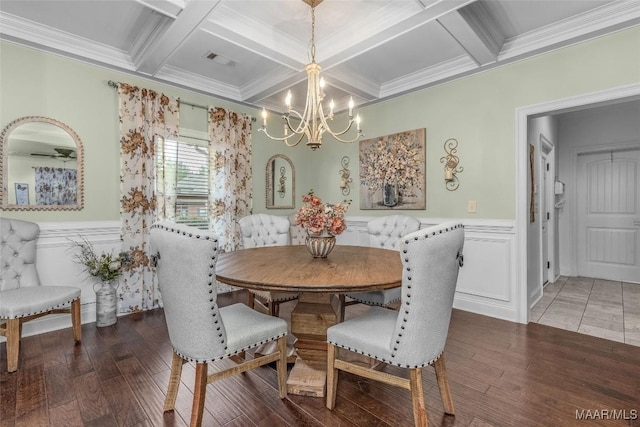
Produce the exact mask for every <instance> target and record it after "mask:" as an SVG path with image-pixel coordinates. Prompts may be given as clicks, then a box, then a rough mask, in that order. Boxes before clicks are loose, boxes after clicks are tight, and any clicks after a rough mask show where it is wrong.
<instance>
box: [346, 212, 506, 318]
mask: <svg viewBox="0 0 640 427" xmlns="http://www.w3.org/2000/svg"><path fill="white" fill-rule="evenodd" d="M371 219H373V217H349V218H347V230H346V231H345V232H344V233H343V234H341V235H339V236H338V237H337V243H338V244H344V245H359V246H368V245H369V235H368V233H367V222H368V221H369V220H371ZM419 219H420V222H421V223H422V228H425V227H429V226H432V225H436V224H439V223H442V222H445V221H451V219H444V218H419ZM460 222H462V223H463V224H464V226H465V243H464V267H463V268H461V269H460V274H459V276H458V286H457V289H456V296H455V299H454V301H453V306H454V307H455V308H459V309H461V310H465V311H472V312H474V313H479V314H484V315H487V316H491V317H497V318H500V319H505V320H510V321H513V322H517V321H518V320H517V307H516V304H517V300H516V297H515V296H516V277H515V268H514V266H515V228H514V225H515V222H514V221H503V220H460Z"/></svg>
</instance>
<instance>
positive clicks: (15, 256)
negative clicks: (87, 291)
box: [0, 218, 82, 372]
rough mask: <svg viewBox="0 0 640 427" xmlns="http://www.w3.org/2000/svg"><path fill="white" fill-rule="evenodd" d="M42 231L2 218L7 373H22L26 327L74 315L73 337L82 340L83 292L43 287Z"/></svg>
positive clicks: (1, 329)
mask: <svg viewBox="0 0 640 427" xmlns="http://www.w3.org/2000/svg"><path fill="white" fill-rule="evenodd" d="M39 235H40V227H39V226H38V224H36V223H34V222H28V221H21V220H17V219H8V218H0V259H1V261H2V272H1V273H0V335H2V336H4V337H6V339H7V370H8V371H9V372H15V371H16V370H17V369H18V359H19V355H20V336H21V335H22V324H23V323H25V322H28V321H30V320H33V319H36V318H39V317H42V316H46V315H49V314H56V313H70V314H71V324H72V326H73V337H74V338H75V341H76V342H80V341H81V340H82V324H81V319H80V288H76V287H71V286H43V285H41V284H40V277H39V276H38V270H37V269H36V252H37V249H36V245H37V241H38V236H39Z"/></svg>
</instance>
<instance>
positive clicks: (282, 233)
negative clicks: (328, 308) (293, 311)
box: [239, 214, 298, 316]
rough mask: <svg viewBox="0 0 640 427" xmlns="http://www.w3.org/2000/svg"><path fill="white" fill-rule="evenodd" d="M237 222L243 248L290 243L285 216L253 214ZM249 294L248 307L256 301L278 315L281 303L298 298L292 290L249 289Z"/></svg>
mask: <svg viewBox="0 0 640 427" xmlns="http://www.w3.org/2000/svg"><path fill="white" fill-rule="evenodd" d="M239 223H240V232H241V233H242V244H243V246H244V248H245V249H250V248H258V247H262V246H284V245H288V244H289V243H290V239H289V225H290V224H289V220H288V219H286V218H282V217H279V216H275V215H267V214H254V215H249V216H246V217H244V218H241V219H240V221H239ZM283 261H284V260H283ZM249 295H250V297H249V302H248V305H249V307H254V304H255V303H258V304H259V305H260V306H261V307H262V308H264V309H265V310H267V312H268V313H269V314H270V315H272V316H278V312H279V307H280V304H281V303H283V302H286V301H291V300H294V299H296V298H298V294H297V293H292V292H270V291H256V290H250V291H249ZM256 297H257V298H256Z"/></svg>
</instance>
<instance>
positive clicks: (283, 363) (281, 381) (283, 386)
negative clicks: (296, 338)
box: [277, 336, 287, 399]
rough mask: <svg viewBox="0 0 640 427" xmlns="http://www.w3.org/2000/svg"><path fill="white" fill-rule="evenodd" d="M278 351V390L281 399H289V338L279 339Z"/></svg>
mask: <svg viewBox="0 0 640 427" xmlns="http://www.w3.org/2000/svg"><path fill="white" fill-rule="evenodd" d="M278 351H279V352H280V358H279V359H278V364H277V368H278V390H279V391H280V399H284V398H285V397H287V337H286V336H284V337H280V338H278Z"/></svg>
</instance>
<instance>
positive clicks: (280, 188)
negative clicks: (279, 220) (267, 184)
mask: <svg viewBox="0 0 640 427" xmlns="http://www.w3.org/2000/svg"><path fill="white" fill-rule="evenodd" d="M285 173H286V168H285V167H284V166H280V179H279V182H278V194H280V198H281V199H284V195H285V193H286V192H287V187H286V185H285V184H286V183H287V177H286V176H285Z"/></svg>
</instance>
